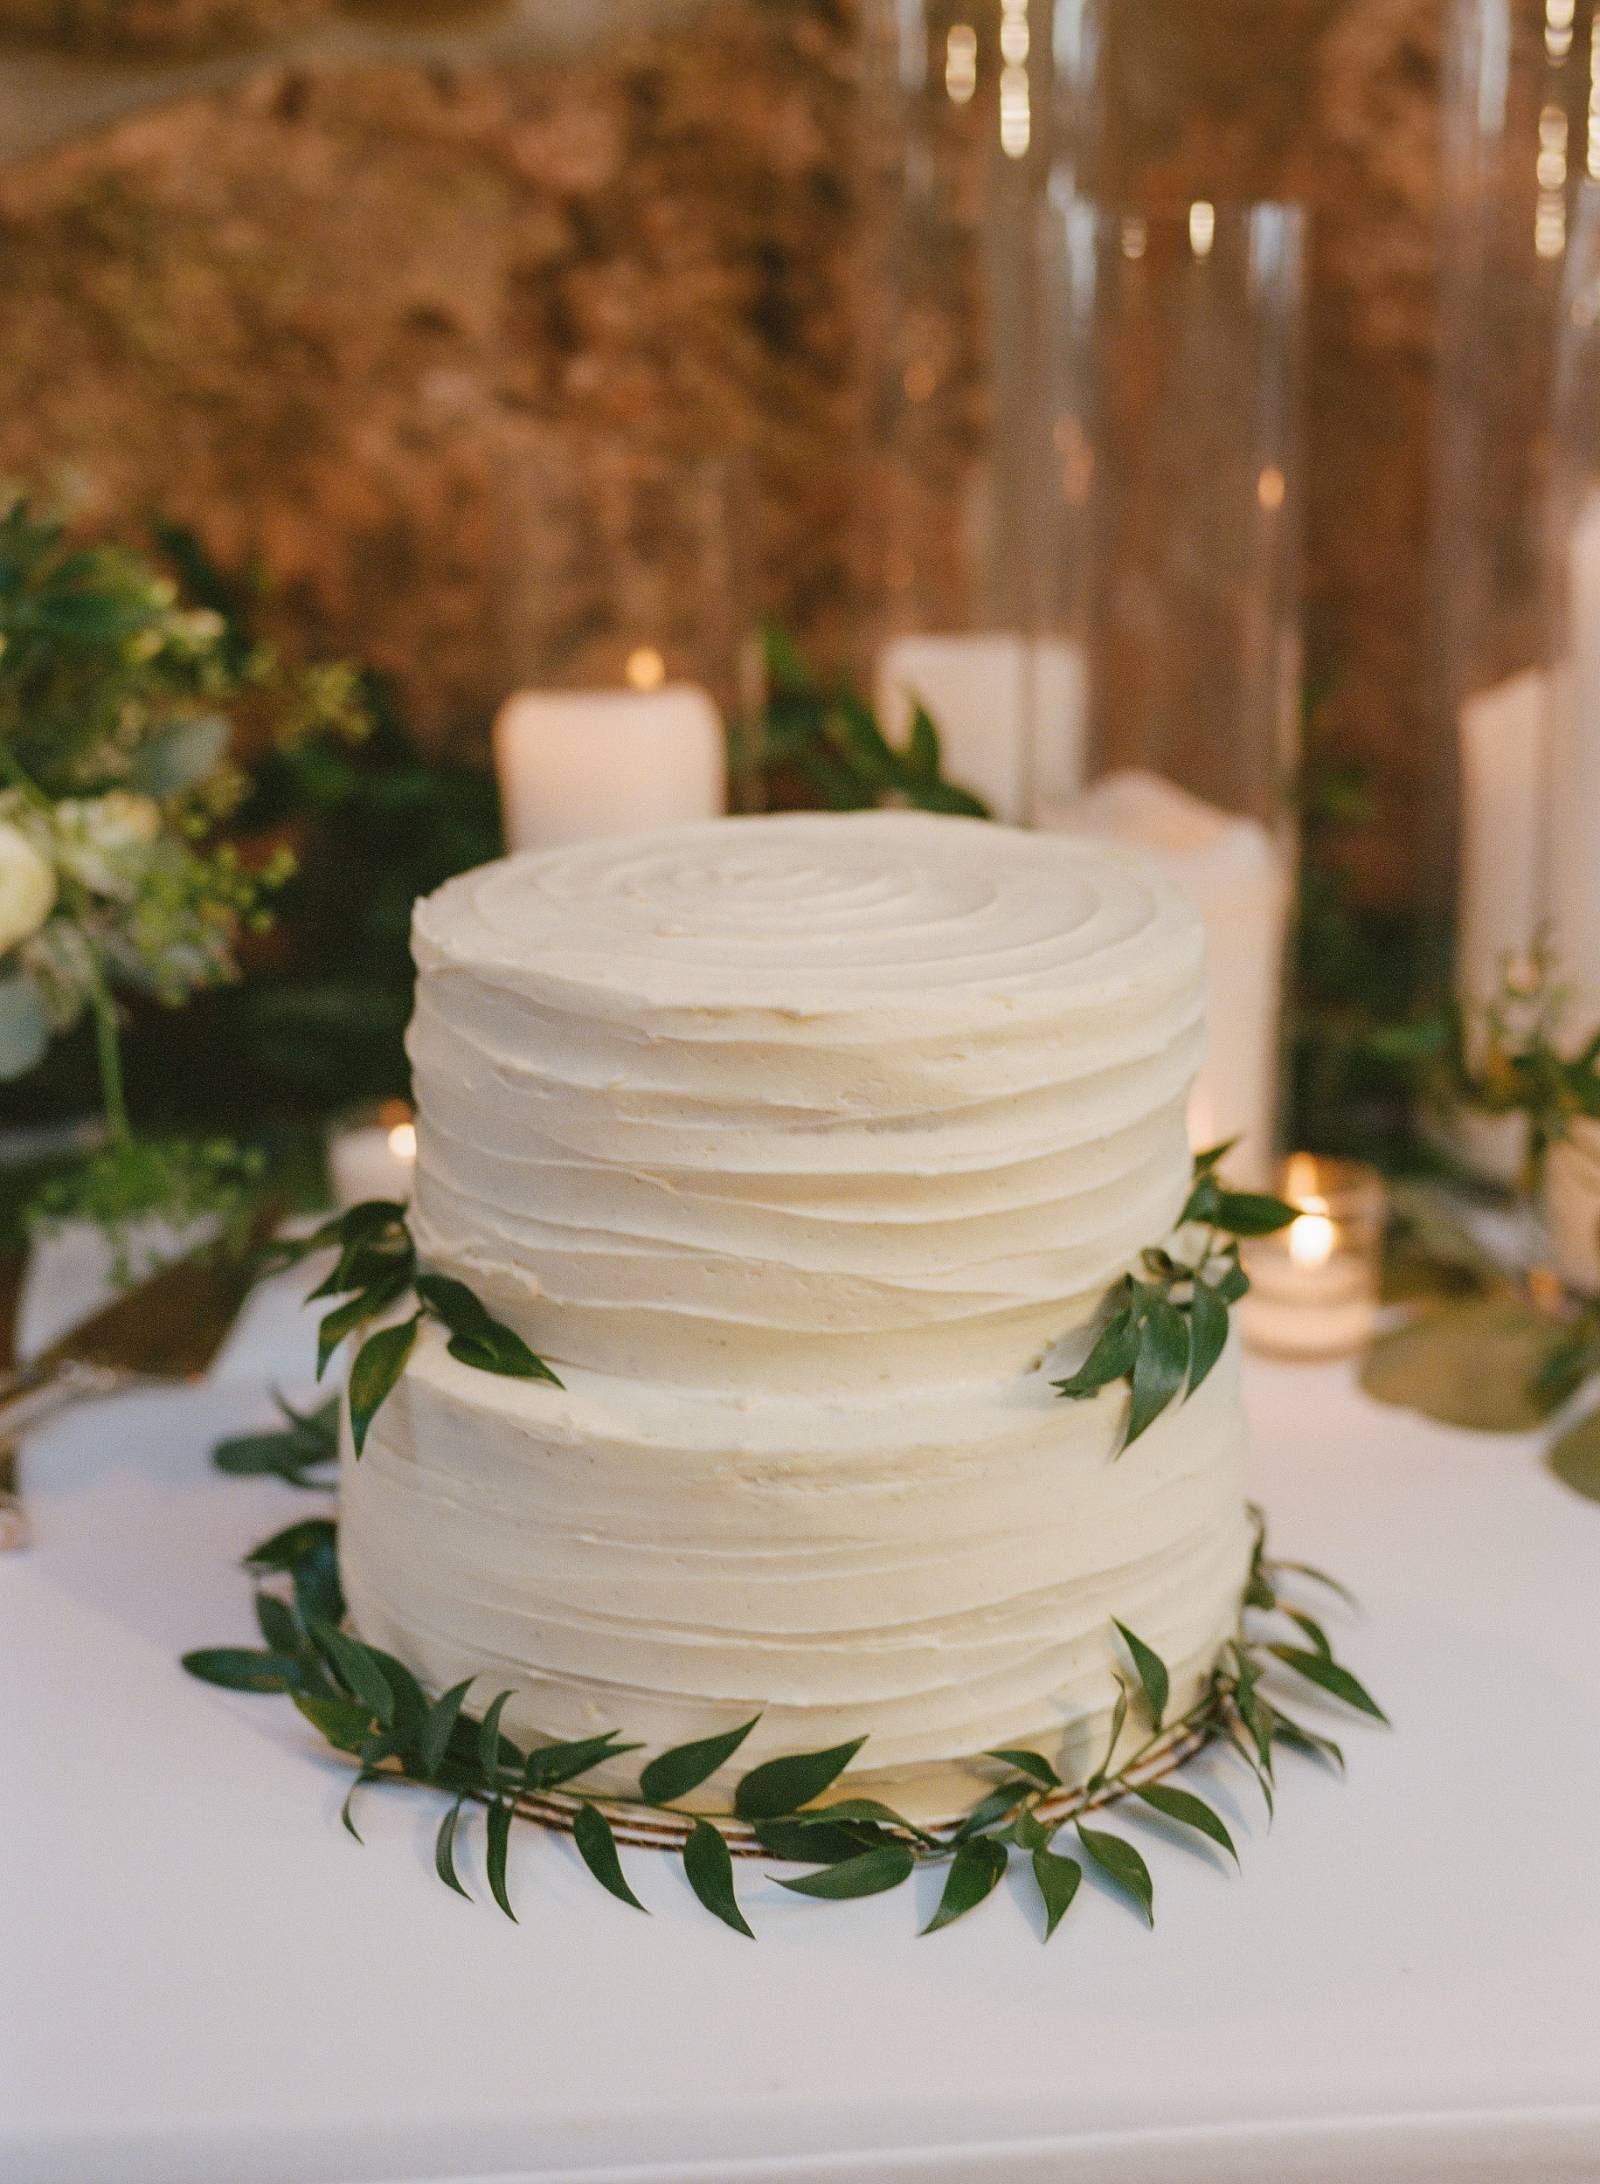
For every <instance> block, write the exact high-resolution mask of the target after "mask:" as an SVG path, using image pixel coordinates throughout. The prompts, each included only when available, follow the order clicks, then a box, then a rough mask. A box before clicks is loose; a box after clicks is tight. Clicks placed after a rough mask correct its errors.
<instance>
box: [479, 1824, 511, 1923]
mask: <svg viewBox="0 0 1600 2184" xmlns="http://www.w3.org/2000/svg"><path fill="white" fill-rule="evenodd" d="M488 1836H489V1844H488V1855H487V1857H486V1860H485V1867H486V1870H487V1873H488V1878H489V1893H490V1895H491V1896H493V1898H494V1900H495V1902H496V1903H497V1904H498V1905H499V1906H500V1908H501V1910H502V1911H503V1912H504V1913H505V1915H506V1917H507V1918H508V1919H509V1920H510V1921H511V1923H512V1925H513V1926H515V1925H516V1923H517V1914H516V1913H515V1911H513V1910H512V1908H511V1897H510V1895H509V1893H508V1892H507V1889H506V1852H507V1850H508V1849H509V1847H510V1843H511V1806H510V1804H509V1803H508V1802H507V1800H506V1799H504V1798H501V1797H497V1798H496V1799H495V1800H494V1802H493V1803H492V1804H491V1805H490V1807H489V1814H488Z"/></svg>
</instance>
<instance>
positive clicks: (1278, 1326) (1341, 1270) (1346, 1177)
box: [1239, 1153, 1387, 1358]
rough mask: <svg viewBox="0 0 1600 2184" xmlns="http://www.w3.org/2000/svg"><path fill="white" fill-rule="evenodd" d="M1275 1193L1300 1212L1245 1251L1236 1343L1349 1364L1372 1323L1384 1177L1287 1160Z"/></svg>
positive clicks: (1349, 1163)
mask: <svg viewBox="0 0 1600 2184" xmlns="http://www.w3.org/2000/svg"><path fill="white" fill-rule="evenodd" d="M1277 1192H1278V1195H1279V1196H1280V1197H1281V1198H1284V1199H1286V1200H1287V1201H1288V1202H1289V1204H1290V1205H1291V1206H1296V1207H1298V1208H1299V1213H1298V1215H1297V1217H1296V1219H1295V1220H1293V1221H1291V1222H1290V1224H1289V1226H1288V1227H1287V1228H1284V1229H1280V1230H1278V1232H1277V1234H1276V1235H1273V1236H1258V1237H1254V1238H1252V1239H1251V1241H1250V1242H1248V1243H1247V1244H1245V1245H1244V1247H1243V1252H1242V1256H1243V1259H1244V1268H1245V1272H1246V1273H1247V1274H1248V1275H1249V1277H1250V1293H1249V1295H1248V1296H1247V1297H1245V1298H1243V1299H1242V1300H1241V1302H1240V1305H1239V1325H1240V1327H1241V1329H1242V1331H1243V1334H1244V1339H1245V1341H1246V1342H1247V1343H1248V1344H1249V1345H1250V1347H1251V1348H1252V1349H1253V1350H1261V1351H1264V1352H1265V1353H1267V1354H1268V1355H1269V1356H1273V1357H1296V1358H1328V1357H1349V1356H1351V1355H1353V1354H1354V1352H1356V1351H1357V1350H1361V1349H1364V1348H1365V1347H1366V1345H1367V1343H1368V1342H1369V1341H1370V1340H1371V1338H1372V1332H1373V1328H1374V1325H1375V1323H1376V1321H1377V1316H1378V1279H1379V1253H1380V1250H1381V1247H1382V1243H1383V1226H1384V1215H1385V1211H1386V1205H1387V1198H1386V1193H1385V1191H1384V1186H1383V1178H1382V1177H1381V1176H1380V1175H1379V1174H1378V1173H1377V1171H1376V1169H1373V1168H1367V1167H1363V1166H1362V1165H1361V1163H1360V1162H1359V1161H1354V1160H1330V1159H1325V1158H1324V1157H1323V1156H1321V1155H1320V1154H1317V1153H1291V1154H1290V1156H1289V1158H1288V1160H1287V1161H1285V1162H1284V1165H1283V1168H1282V1170H1281V1171H1280V1173H1279V1176H1278V1179H1277Z"/></svg>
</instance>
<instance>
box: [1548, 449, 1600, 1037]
mask: <svg viewBox="0 0 1600 2184" xmlns="http://www.w3.org/2000/svg"><path fill="white" fill-rule="evenodd" d="M1567 628H1568V652H1569V669H1568V683H1567V688H1566V690H1565V691H1564V693H1563V697H1564V701H1565V702H1563V703H1562V704H1561V705H1560V706H1559V707H1558V708H1557V720H1556V728H1555V738H1554V745H1553V748H1552V751H1551V766H1550V779H1551V790H1552V808H1551V825H1550V850H1551V873H1550V900H1549V910H1550V915H1551V920H1552V924H1553V926H1554V937H1555V945H1556V950H1557V954H1558V956H1559V959H1560V964H1561V969H1562V973H1563V975H1564V977H1565V978H1566V979H1567V980H1568V981H1569V982H1570V984H1571V986H1572V989H1573V996H1574V1006H1573V1011H1572V1022H1573V1025H1574V1028H1575V1029H1576V1030H1577V1032H1578V1034H1579V1036H1580V1037H1585V1038H1586V1037H1587V1036H1588V1032H1589V1030H1590V1028H1591V1026H1593V1025H1594V1024H1595V1023H1596V1022H1597V1021H1600V491H1596V492H1591V493H1590V494H1589V495H1588V496H1587V498H1586V499H1585V500H1584V502H1583V504H1582V506H1581V508H1580V509H1579V511H1578V516H1577V520H1576V521H1575V522H1574V524H1573V527H1572V535H1571V539H1570V541H1569V546H1568V560H1567Z"/></svg>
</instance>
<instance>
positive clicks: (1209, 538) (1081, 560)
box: [1031, 175, 1304, 1178]
mask: <svg viewBox="0 0 1600 2184" xmlns="http://www.w3.org/2000/svg"><path fill="white" fill-rule="evenodd" d="M1303 263H1304V233H1303V219H1302V215H1301V213H1300V212H1299V210H1298V209H1297V208H1295V207H1293V206H1289V205H1282V204H1239V205H1228V204H1211V203H1209V202H1203V201H1202V202H1195V203H1191V204H1188V205H1184V206H1181V207H1177V208H1173V209H1169V210H1160V211H1155V210H1145V209H1142V208H1133V207H1126V208H1125V207H1117V206H1108V205H1104V204H1100V203H1095V202H1092V201H1090V200H1087V199H1085V198H1083V197H1081V196H1079V195H1077V194H1076V193H1075V192H1074V190H1073V188H1072V186H1071V179H1070V176H1063V175H1058V176H1056V177H1055V178H1054V179H1053V181H1052V186H1051V190H1050V192H1049V195H1048V198H1047V200H1046V204H1045V208H1044V212H1043V216H1042V222H1041V244H1040V255H1039V299H1040V310H1041V329H1042V341H1043V354H1044V357H1045V362H1046V367H1047V370H1046V380H1045V385H1046V389H1047V392H1046V399H1045V403H1044V405H1043V412H1042V414H1041V415H1039V417H1038V419H1037V424H1036V430H1037V432H1038V435H1039V440H1038V448H1037V460H1036V461H1035V463H1034V465H1033V468H1032V475H1033V476H1034V478H1035V480H1036V505H1035V512H1034V515H1033V519H1032V530H1033V534H1034V536H1035V537H1036V538H1037V539H1038V540H1039V542H1040V559H1039V571H1040V576H1039V581H1038V583H1037V584H1036V587H1035V593H1034V613H1035V625H1034V626H1035V635H1036V639H1038V640H1043V639H1048V640H1050V641H1053V642H1055V643H1057V644H1059V645H1062V646H1064V647H1066V648H1068V649H1069V651H1070V652H1071V653H1072V654H1073V655H1074V657H1075V659H1076V661H1077V666H1078V672H1077V675H1076V677H1075V697H1076V703H1077V705H1078V706H1079V707H1080V708H1081V714H1080V715H1079V716H1078V717H1073V716H1069V715H1063V714H1058V715H1056V716H1053V717H1052V716H1050V715H1048V714H1045V713H1043V712H1041V714H1040V717H1039V718H1038V720H1037V721H1036V722H1035V729H1034V743H1033V762H1032V768H1031V772H1032V804H1033V812H1034V817H1035V819H1036V822H1037V824H1039V825H1040V826H1042V827H1056V828H1063V829H1067V830H1069V831H1081V832H1088V833H1093V834H1097V835H1101V836H1106V837H1109V838H1111V839H1115V840H1118V841H1122V842H1125V843H1128V844H1130V845H1132V846H1135V847H1138V848H1140V849H1143V850H1144V851H1146V852H1147V853H1148V854H1150V855H1152V856H1153V857H1154V858H1155V860H1156V861H1157V862H1158V863H1159V864H1161V865H1162V866H1164V867H1165V868H1166V869H1167V871H1168V872H1169V873H1170V875H1171V876H1172V878H1173V879H1174V880H1176V881H1177V882H1178V884H1179V885H1180V886H1182V887H1183V888H1184V889H1185V890H1186V892H1188V894H1189V895H1190V897H1191V899H1192V900H1193V901H1194V903H1195V906H1196V907H1197V908H1198V909H1199V911H1200V913H1201V915H1202V917H1203V918H1204V920H1205V924H1206V930H1207V937H1208V948H1209V964H1210V1031H1209V1040H1208V1048H1207V1055H1206V1060H1205V1063H1204V1066H1203V1069H1202V1073H1201V1077H1200V1080H1199V1082H1198V1084H1197V1085H1196V1088H1195V1094H1194V1100H1193V1104H1192V1108H1191V1118H1190V1119H1191V1130H1192V1134H1193V1136H1194V1138H1195V1141H1196V1144H1197V1145H1209V1144H1212V1143H1217V1142H1221V1141H1223V1140H1226V1139H1235V1138H1236V1139H1238V1140H1239V1141H1240V1143H1239V1149H1238V1152H1237V1153H1236V1154H1235V1156H1234V1160H1233V1168H1234V1172H1235V1173H1250V1174H1252V1175H1254V1176H1255V1177H1258V1178H1259V1177H1264V1176H1265V1175H1266V1173H1267V1172H1268V1170H1269V1168H1270V1166H1271V1162H1272V1159H1273V1155H1274V1150H1275V1146H1276V1139H1277V1106H1278V1082H1279V1075H1280V1071H1279V1050H1280V1021H1281V1005H1280V1001H1281V989H1282V978H1283V960H1284V953H1285V943H1286V936H1287V930H1288V919H1289V912H1290V905H1291V900H1292V896H1293V891H1294V868H1295V825H1294V792H1295V771H1296V764H1297V757H1298V742H1299V714H1300V617H1299V459H1298V458H1299V407H1300V360H1301V359H1300V351H1301V343H1300V324H1301V309H1302V290H1303ZM1079 750H1081V751H1082V752H1083V754H1084V758H1083V764H1084V774H1085V779H1086V781H1087V784H1088V786H1087V788H1086V789H1083V790H1081V791H1076V792H1074V790H1073V784H1072V773H1073V770H1074V764H1075V754H1076V753H1077V752H1078V751H1079Z"/></svg>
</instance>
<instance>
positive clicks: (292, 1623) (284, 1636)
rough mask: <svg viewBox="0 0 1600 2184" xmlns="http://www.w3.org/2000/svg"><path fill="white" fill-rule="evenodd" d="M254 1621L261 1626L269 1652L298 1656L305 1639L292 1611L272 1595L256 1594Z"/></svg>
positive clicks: (265, 1593)
mask: <svg viewBox="0 0 1600 2184" xmlns="http://www.w3.org/2000/svg"><path fill="white" fill-rule="evenodd" d="M256 1621H257V1623H259V1624H260V1626H261V1635H262V1637H263V1638H264V1639H265V1640H266V1642H267V1648H268V1651H269V1652H272V1653H291V1654H298V1653H299V1652H300V1651H301V1650H302V1648H303V1647H304V1645H305V1637H304V1634H303V1632H302V1631H301V1628H300V1625H299V1624H298V1623H297V1622H296V1620H295V1616H294V1610H293V1609H292V1608H290V1607H288V1606H287V1605H286V1604H285V1603H284V1602H283V1601H282V1600H279V1599H278V1598H277V1597H276V1596H275V1595H274V1594H272V1593H269V1592H258V1593H257V1594H256Z"/></svg>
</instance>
